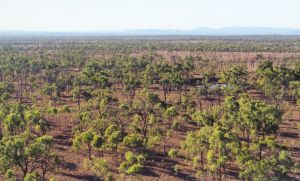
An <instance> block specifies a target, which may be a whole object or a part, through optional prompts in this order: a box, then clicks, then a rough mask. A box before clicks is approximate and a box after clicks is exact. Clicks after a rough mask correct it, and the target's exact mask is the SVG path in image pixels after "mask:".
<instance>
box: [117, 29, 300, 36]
mask: <svg viewBox="0 0 300 181" xmlns="http://www.w3.org/2000/svg"><path fill="white" fill-rule="evenodd" d="M120 33H122V34H128V35H209V36H221V35H227V36H230V35H300V29H290V28H265V27H256V28H255V27H225V28H216V29H214V28H197V29H191V30H159V29H141V30H127V31H123V32H120Z"/></svg>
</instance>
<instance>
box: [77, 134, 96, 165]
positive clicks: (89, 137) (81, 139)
mask: <svg viewBox="0 0 300 181" xmlns="http://www.w3.org/2000/svg"><path fill="white" fill-rule="evenodd" d="M96 138H97V137H96V133H95V132H92V131H84V132H82V133H80V134H79V135H77V136H76V137H75V138H74V140H73V145H72V146H73V148H75V149H79V148H80V146H81V145H82V144H85V145H86V146H87V148H88V158H89V160H91V159H92V148H93V144H92V143H93V141H94V140H95V139H96Z"/></svg>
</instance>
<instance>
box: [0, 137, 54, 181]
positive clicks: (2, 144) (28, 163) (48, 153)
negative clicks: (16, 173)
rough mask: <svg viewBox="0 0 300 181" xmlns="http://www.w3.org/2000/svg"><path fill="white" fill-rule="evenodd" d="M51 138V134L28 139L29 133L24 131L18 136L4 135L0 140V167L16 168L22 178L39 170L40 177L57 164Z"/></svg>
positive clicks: (43, 176) (43, 177)
mask: <svg viewBox="0 0 300 181" xmlns="http://www.w3.org/2000/svg"><path fill="white" fill-rule="evenodd" d="M53 141H54V140H53V138H52V137H51V136H46V135H45V136H42V137H37V138H36V139H34V140H31V139H30V135H28V134H27V133H24V134H23V135H18V136H9V137H4V138H3V139H2V140H1V141H0V160H2V162H1V163H0V165H1V166H0V167H1V168H7V169H8V168H9V167H8V166H11V167H13V168H18V169H19V170H20V171H21V172H22V174H23V178H25V177H26V176H27V174H28V173H32V172H34V171H37V170H39V169H40V170H41V172H42V179H43V180H45V175H46V173H47V172H48V171H52V170H53V169H54V168H55V167H56V166H57V165H58V163H59V162H58V157H57V156H56V155H55V154H54V152H53V149H52V146H51V145H52V144H53Z"/></svg>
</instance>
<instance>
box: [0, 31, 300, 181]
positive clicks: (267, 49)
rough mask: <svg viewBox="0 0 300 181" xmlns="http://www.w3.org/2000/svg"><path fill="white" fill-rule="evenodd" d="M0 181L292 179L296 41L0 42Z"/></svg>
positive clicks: (299, 127)
mask: <svg viewBox="0 0 300 181" xmlns="http://www.w3.org/2000/svg"><path fill="white" fill-rule="evenodd" d="M0 128H1V129H0V180H6V181H14V180H26V181H40V180H42V181H44V180H51V181H54V180H57V181H59V180H110V181H112V180H245V181H246V180H247V181H252V180H253V181H267V180H274V181H277V180H278V181H281V180H298V179H300V170H299V169H300V138H299V135H300V37H299V36H287V37H285V36H282V37H273V36H266V37H255V36H253V37H176V36H175V37H172V36H171V37H110V38H109V37H106V38H105V37H102V38H101V37H69V38H67V37H20V38H16V37H14V38H2V39H0Z"/></svg>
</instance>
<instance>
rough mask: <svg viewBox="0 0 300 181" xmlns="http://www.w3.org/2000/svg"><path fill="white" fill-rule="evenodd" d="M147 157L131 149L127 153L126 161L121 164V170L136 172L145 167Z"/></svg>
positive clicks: (130, 173) (130, 172)
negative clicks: (136, 153)
mask: <svg viewBox="0 0 300 181" xmlns="http://www.w3.org/2000/svg"><path fill="white" fill-rule="evenodd" d="M145 159H146V158H145V157H144V156H143V155H141V154H138V155H135V154H134V153H133V152H131V151H129V152H126V154H125V161H124V162H122V163H121V164H120V167H119V171H120V172H121V173H126V174H128V175H132V174H136V173H139V172H141V171H142V170H143V169H144V166H143V162H144V161H145Z"/></svg>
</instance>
